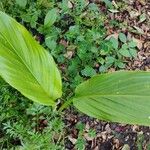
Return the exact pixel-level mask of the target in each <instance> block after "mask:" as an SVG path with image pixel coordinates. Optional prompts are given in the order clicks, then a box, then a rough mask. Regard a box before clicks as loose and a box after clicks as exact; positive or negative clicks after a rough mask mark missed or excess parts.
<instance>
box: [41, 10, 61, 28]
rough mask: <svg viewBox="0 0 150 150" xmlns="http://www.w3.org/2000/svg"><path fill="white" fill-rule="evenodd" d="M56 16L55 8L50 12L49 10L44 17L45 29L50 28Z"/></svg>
mask: <svg viewBox="0 0 150 150" xmlns="http://www.w3.org/2000/svg"><path fill="white" fill-rule="evenodd" d="M57 16H58V14H57V9H56V8H53V9H52V10H50V11H49V12H48V13H47V14H46V16H45V19H44V26H47V27H50V26H52V25H53V24H54V23H55V21H56V19H57Z"/></svg>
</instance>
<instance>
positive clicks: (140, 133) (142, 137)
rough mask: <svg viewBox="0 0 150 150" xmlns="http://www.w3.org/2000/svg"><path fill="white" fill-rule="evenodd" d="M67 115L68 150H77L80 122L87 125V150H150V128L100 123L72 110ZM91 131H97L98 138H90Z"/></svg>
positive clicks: (66, 146) (85, 136) (85, 134)
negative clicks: (76, 143) (77, 126)
mask: <svg viewBox="0 0 150 150" xmlns="http://www.w3.org/2000/svg"><path fill="white" fill-rule="evenodd" d="M65 114H66V115H65V117H64V118H65V119H64V121H65V124H66V129H65V130H66V139H65V148H66V150H76V148H75V142H76V140H77V138H78V133H79V130H78V129H77V128H76V125H77V123H79V122H81V123H83V124H84V125H85V129H84V132H83V138H84V139H85V140H86V144H85V150H142V149H143V150H150V127H144V126H137V125H127V124H119V123H109V122H104V121H99V120H97V119H93V118H91V117H88V116H86V115H83V114H81V113H80V114H79V113H75V112H74V110H72V109H68V110H67V111H66V112H65ZM89 129H94V130H95V131H96V137H94V138H91V137H89V136H88V134H87V133H88V131H89ZM140 148H142V149H140Z"/></svg>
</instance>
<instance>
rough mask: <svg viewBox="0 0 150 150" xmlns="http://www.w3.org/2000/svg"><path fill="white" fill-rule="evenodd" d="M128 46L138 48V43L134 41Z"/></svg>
mask: <svg viewBox="0 0 150 150" xmlns="http://www.w3.org/2000/svg"><path fill="white" fill-rule="evenodd" d="M128 45H129V47H131V48H135V47H136V46H137V43H136V42H134V41H130V42H129V43H128Z"/></svg>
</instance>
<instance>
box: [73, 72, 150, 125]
mask: <svg viewBox="0 0 150 150" xmlns="http://www.w3.org/2000/svg"><path fill="white" fill-rule="evenodd" d="M75 93H76V95H75V97H74V99H73V104H74V105H75V107H77V108H78V109H79V110H80V111H82V112H83V113H85V114H88V115H89V116H92V117H95V118H98V119H101V120H106V121H114V122H120V123H128V124H140V125H150V72H115V73H108V74H103V75H98V76H95V77H93V78H91V79H90V80H88V81H86V82H84V83H82V84H80V85H79V86H78V87H77V89H76V92H75Z"/></svg>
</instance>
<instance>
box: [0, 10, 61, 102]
mask: <svg viewBox="0 0 150 150" xmlns="http://www.w3.org/2000/svg"><path fill="white" fill-rule="evenodd" d="M0 75H1V76H2V78H3V79H4V80H5V81H6V82H8V83H9V84H10V85H11V86H13V87H14V88H16V89H17V90H19V91H20V92H21V93H22V94H23V95H25V96H26V97H28V98H29V99H31V100H33V101H35V102H39V103H41V104H45V105H55V99H57V98H59V97H60V96H61V94H62V91H61V88H62V83H61V77H60V73H59V71H58V69H57V67H56V64H55V62H54V60H53V58H52V56H51V55H50V54H49V53H48V52H47V51H46V50H45V49H44V48H42V46H40V45H39V44H38V43H37V42H36V41H35V40H34V39H33V38H32V36H31V35H30V34H29V32H28V31H27V30H26V29H25V28H24V27H23V26H22V25H20V24H19V23H17V22H16V21H15V20H14V19H12V18H11V17H9V16H8V15H6V14H5V13H3V12H0Z"/></svg>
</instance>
